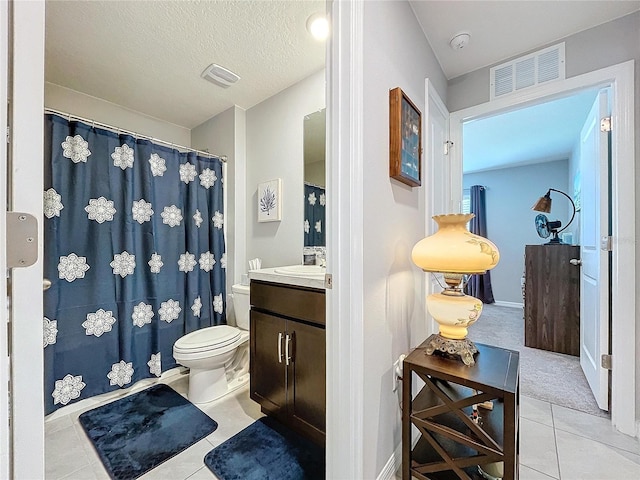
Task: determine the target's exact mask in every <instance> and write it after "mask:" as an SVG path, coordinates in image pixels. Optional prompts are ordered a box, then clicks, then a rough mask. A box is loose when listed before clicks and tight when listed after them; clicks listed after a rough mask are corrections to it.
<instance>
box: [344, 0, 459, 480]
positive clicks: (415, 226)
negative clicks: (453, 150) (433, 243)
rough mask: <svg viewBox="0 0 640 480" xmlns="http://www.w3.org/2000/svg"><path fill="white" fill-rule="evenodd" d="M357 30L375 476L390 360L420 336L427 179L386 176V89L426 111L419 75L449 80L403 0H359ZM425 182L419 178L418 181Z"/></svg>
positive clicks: (393, 401) (396, 416) (368, 426)
mask: <svg viewBox="0 0 640 480" xmlns="http://www.w3.org/2000/svg"><path fill="white" fill-rule="evenodd" d="M363 37H364V57H363V62H364V71H363V77H364V98H363V107H364V128H363V137H364V159H363V164H364V171H363V173H362V174H363V188H364V218H363V219H362V221H363V222H364V244H363V252H364V275H363V287H364V291H365V299H364V342H365V344H364V359H363V362H364V371H365V373H366V375H365V378H364V394H363V398H364V399H365V402H364V412H363V415H364V419H365V420H364V438H363V439H362V441H363V453H364V478H367V479H373V478H376V477H377V476H378V475H379V473H380V472H381V470H382V469H383V468H384V467H385V464H386V462H387V461H388V460H389V458H390V457H391V455H392V454H393V452H394V449H396V448H397V446H398V445H399V444H400V442H401V430H402V429H401V411H400V407H399V396H397V394H395V393H393V392H392V385H393V378H394V377H393V375H394V373H393V371H392V370H393V362H394V361H395V360H396V359H397V358H398V356H399V355H400V354H402V353H407V352H408V351H409V349H410V348H411V347H415V346H416V345H418V344H419V343H421V342H422V341H423V340H425V339H426V318H425V315H426V314H425V308H424V302H425V300H424V294H425V290H424V288H425V282H424V279H425V275H424V273H423V272H422V271H420V270H419V269H418V268H417V267H416V266H414V265H413V263H412V262H411V249H412V248H413V245H414V244H415V243H416V242H418V241H419V240H420V239H422V238H423V237H424V233H425V201H424V199H425V190H424V189H425V187H424V186H423V187H418V188H410V187H409V186H407V185H405V184H402V183H400V182H398V181H396V180H391V179H390V178H389V90H390V89H392V88H395V87H401V88H402V90H403V91H404V92H405V93H406V94H407V95H408V96H409V98H410V99H411V100H412V101H413V103H414V104H415V105H417V106H418V107H419V108H420V110H421V111H422V112H424V105H425V78H429V79H430V80H431V81H432V82H433V84H434V85H435V87H436V89H437V90H438V93H439V94H440V96H441V97H442V98H443V99H445V98H446V94H447V88H446V79H445V77H444V75H443V73H442V70H441V68H440V66H439V64H438V62H437V60H436V58H435V56H434V54H433V52H432V50H431V48H430V47H429V45H428V43H427V40H426V39H425V36H424V33H423V32H422V29H421V28H420V25H419V24H418V22H417V20H416V18H415V15H414V13H413V11H412V9H411V6H410V5H409V3H408V2H380V1H370V2H365V4H364V26H363ZM424 123H425V122H423V125H424ZM424 136H425V132H424V128H423V139H424V138H425V137H424ZM423 145H424V144H423ZM426 171H428V169H426V168H423V172H426ZM428 184H429V182H428V179H426V178H423V185H428ZM341 320H342V321H348V319H341Z"/></svg>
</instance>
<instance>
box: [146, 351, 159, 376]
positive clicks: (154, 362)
mask: <svg viewBox="0 0 640 480" xmlns="http://www.w3.org/2000/svg"><path fill="white" fill-rule="evenodd" d="M161 358H162V356H161V352H158V353H152V354H151V359H150V360H149V361H148V362H147V365H149V373H150V374H151V375H155V376H156V377H159V376H160V375H162V362H161Z"/></svg>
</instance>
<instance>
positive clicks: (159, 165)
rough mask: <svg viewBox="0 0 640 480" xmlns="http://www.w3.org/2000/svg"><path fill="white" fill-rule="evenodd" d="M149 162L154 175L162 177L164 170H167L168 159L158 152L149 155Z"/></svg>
mask: <svg viewBox="0 0 640 480" xmlns="http://www.w3.org/2000/svg"><path fill="white" fill-rule="evenodd" d="M149 164H150V165H151V174H152V175H153V176H154V177H162V176H163V175H164V172H166V171H167V166H166V161H165V159H164V158H162V157H160V155H158V154H157V153H152V154H151V156H150V157H149Z"/></svg>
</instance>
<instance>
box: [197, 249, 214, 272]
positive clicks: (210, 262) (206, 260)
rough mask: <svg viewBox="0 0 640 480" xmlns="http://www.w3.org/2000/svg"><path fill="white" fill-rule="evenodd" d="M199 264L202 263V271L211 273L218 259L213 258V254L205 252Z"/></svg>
mask: <svg viewBox="0 0 640 480" xmlns="http://www.w3.org/2000/svg"><path fill="white" fill-rule="evenodd" d="M198 263H200V268H201V269H202V270H204V271H205V272H210V271H211V270H213V266H214V265H215V264H216V259H215V257H214V256H213V253H211V252H204V253H203V254H201V255H200V260H198Z"/></svg>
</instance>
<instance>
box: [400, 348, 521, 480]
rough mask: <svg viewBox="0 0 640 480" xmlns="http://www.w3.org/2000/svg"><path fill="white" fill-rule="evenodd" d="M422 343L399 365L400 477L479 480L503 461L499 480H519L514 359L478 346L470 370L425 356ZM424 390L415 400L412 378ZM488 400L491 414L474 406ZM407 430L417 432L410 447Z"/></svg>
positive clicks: (516, 355)
mask: <svg viewBox="0 0 640 480" xmlns="http://www.w3.org/2000/svg"><path fill="white" fill-rule="evenodd" d="M425 345H426V343H423V344H422V345H420V346H419V347H418V348H416V349H415V350H414V351H413V352H411V353H410V354H409V355H408V356H407V357H406V358H405V359H404V363H403V385H402V478H403V480H410V479H411V477H412V476H413V477H415V478H419V479H437V480H440V479H457V478H461V479H465V480H473V479H476V478H481V477H480V475H479V474H478V469H477V465H483V464H488V463H493V462H504V477H503V478H504V479H505V480H517V479H518V452H519V433H518V417H519V403H520V390H519V385H520V380H519V353H518V352H515V351H512V350H506V349H504V348H498V347H493V346H490V345H483V344H479V343H476V347H477V348H478V350H479V353H478V354H477V355H476V357H475V360H476V363H475V365H474V366H471V367H468V366H466V365H465V364H464V363H462V362H461V361H460V360H459V359H450V358H445V357H442V356H439V355H426V354H425V352H424V347H425ZM414 374H415V375H416V376H417V377H419V378H421V379H422V380H423V381H424V382H425V385H424V387H423V388H422V389H421V390H420V391H419V392H418V393H417V394H416V396H415V397H414V396H413V395H412V384H413V381H412V380H413V375H414ZM488 400H493V410H487V409H484V408H479V409H478V413H479V415H480V421H479V422H478V423H475V422H474V421H473V420H472V419H471V415H472V412H473V407H472V406H473V404H479V403H482V402H485V401H488ZM412 426H415V427H417V429H418V430H419V432H420V438H419V440H418V442H417V443H416V444H415V446H413V448H412Z"/></svg>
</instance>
